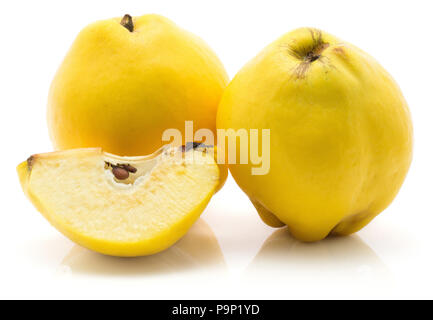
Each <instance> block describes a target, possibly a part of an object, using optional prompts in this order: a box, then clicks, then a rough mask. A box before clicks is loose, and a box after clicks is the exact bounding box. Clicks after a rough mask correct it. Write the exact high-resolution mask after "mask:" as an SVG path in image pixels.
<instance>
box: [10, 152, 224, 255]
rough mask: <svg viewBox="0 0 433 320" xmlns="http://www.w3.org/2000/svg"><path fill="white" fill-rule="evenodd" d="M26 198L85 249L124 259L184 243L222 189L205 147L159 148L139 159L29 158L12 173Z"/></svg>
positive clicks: (81, 155) (82, 154)
mask: <svg viewBox="0 0 433 320" xmlns="http://www.w3.org/2000/svg"><path fill="white" fill-rule="evenodd" d="M17 171H18V175H19V179H20V182H21V185H22V188H23V190H24V192H25V194H26V195H27V196H28V197H29V199H30V200H31V201H32V203H33V204H34V205H35V207H36V208H37V209H38V210H39V211H40V212H41V213H42V214H43V215H44V217H45V218H46V219H47V220H48V221H49V222H50V223H51V224H52V225H53V226H54V227H56V228H57V229H58V230H59V231H60V232H62V233H63V234H64V235H65V236H67V237H69V238H70V239H71V240H73V241H75V242H76V243H78V244H80V245H81V246H83V247H86V248H89V249H92V250H94V251H97V252H100V253H103V254H107V255H113V256H122V257H134V256H143V255H151V254H154V253H158V252H160V251H162V250H165V249H167V248H168V247H170V246H171V245H173V244H174V243H175V242H176V241H178V240H179V239H180V238H182V237H183V236H184V235H185V234H186V233H187V231H188V230H189V229H190V228H191V226H192V225H193V224H194V223H195V222H196V220H197V219H198V218H199V217H200V214H201V213H202V212H203V210H204V209H205V207H206V205H207V204H208V202H209V200H210V199H211V197H212V196H213V194H214V193H215V192H216V190H217V188H218V186H219V185H220V184H221V177H220V170H219V166H218V165H217V164H216V163H215V159H214V155H213V151H212V149H211V148H209V147H203V146H202V145H197V146H194V147H191V148H178V147H164V148H162V149H160V150H159V151H157V152H156V153H154V154H152V155H149V156H142V157H120V156H116V155H113V154H109V153H105V152H103V151H102V150H101V149H100V148H85V149H72V150H66V151H57V152H51V153H43V154H37V155H33V156H31V157H30V158H29V159H28V160H27V161H24V162H22V163H21V164H20V165H18V168H17Z"/></svg>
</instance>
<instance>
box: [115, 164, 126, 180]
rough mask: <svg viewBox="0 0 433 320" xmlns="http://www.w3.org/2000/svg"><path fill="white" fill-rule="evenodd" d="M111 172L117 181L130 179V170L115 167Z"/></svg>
mask: <svg viewBox="0 0 433 320" xmlns="http://www.w3.org/2000/svg"><path fill="white" fill-rule="evenodd" d="M111 172H113V174H114V176H115V177H116V179H117V180H125V179H128V177H129V172H128V170H126V169H124V168H121V167H116V166H113V169H112V170H111Z"/></svg>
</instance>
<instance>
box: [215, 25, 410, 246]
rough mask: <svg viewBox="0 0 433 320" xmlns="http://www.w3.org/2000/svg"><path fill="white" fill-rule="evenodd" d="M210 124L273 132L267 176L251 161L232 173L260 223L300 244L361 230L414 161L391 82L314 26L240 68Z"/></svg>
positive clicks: (363, 56) (401, 103) (404, 113)
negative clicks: (288, 233)
mask: <svg viewBox="0 0 433 320" xmlns="http://www.w3.org/2000/svg"><path fill="white" fill-rule="evenodd" d="M217 127H218V128H222V129H229V128H232V129H235V130H239V129H242V128H243V129H259V130H260V129H270V146H269V147H270V159H269V163H270V167H269V172H268V173H267V174H264V175H253V174H252V171H251V168H252V166H253V165H252V164H251V161H250V163H249V164H232V165H230V170H231V173H232V175H233V177H234V178H235V180H236V182H237V183H238V184H239V186H240V187H241V188H242V189H243V190H244V191H245V193H246V194H247V195H248V196H249V197H250V198H251V200H252V202H253V204H254V205H255V206H256V208H257V210H258V212H259V214H260V216H261V217H262V218H263V220H264V221H265V222H267V223H268V224H270V225H272V226H275V227H279V226H283V225H287V226H288V228H289V230H290V231H291V233H292V234H293V235H294V236H295V237H296V238H298V239H300V240H304V241H316V240H320V239H323V238H325V237H326V236H327V235H329V234H331V233H332V234H340V235H347V234H351V233H353V232H356V231H358V230H360V229H361V228H363V227H364V226H365V225H367V224H368V223H369V222H370V221H371V220H372V219H373V218H374V217H375V216H376V215H378V214H379V213H380V212H382V211H383V210H384V209H385V208H386V207H387V206H388V205H389V204H390V203H391V201H392V200H393V199H394V197H395V196H396V194H397V192H398V190H399V189H400V186H401V185H402V183H403V180H404V178H405V176H406V173H407V171H408V169H409V165H410V163H411V158H412V122H411V117H410V113H409V110H408V106H407V103H406V101H405V99H404V97H403V94H402V93H401V91H400V89H399V87H398V85H397V84H396V82H395V81H394V80H393V79H392V77H391V76H390V75H389V74H388V73H387V72H386V71H385V70H384V68H383V67H381V66H380V64H379V63H378V62H376V61H375V60H374V59H373V58H372V57H370V56H369V55H368V54H367V53H365V52H363V51H361V50H360V49H358V48H357V47H355V46H354V45H352V44H349V43H347V42H344V41H342V40H340V39H338V38H336V37H334V36H332V35H330V34H328V33H325V32H323V31H320V30H317V29H311V28H301V29H298V30H295V31H292V32H289V33H287V34H285V35H284V36H282V37H281V38H279V39H278V40H276V41H275V42H274V43H272V44H270V45H269V46H267V47H266V48H265V49H264V50H263V51H262V52H261V53H259V54H258V55H257V56H256V57H255V58H254V59H253V60H252V61H250V62H249V63H248V64H247V65H246V66H244V67H243V68H242V69H241V70H240V71H239V72H238V74H237V75H236V76H235V78H234V79H233V80H232V81H231V83H230V84H229V85H228V87H227V89H226V90H225V92H224V95H223V98H222V100H221V102H220V105H219V109H218V115H217ZM235 133H236V132H235ZM250 138H251V135H250ZM250 143H251V141H250ZM261 143H262V142H261V141H259V147H258V149H259V150H261V147H262V144H261ZM239 150H240V149H239V147H237V151H238V152H239ZM232 151H233V150H232ZM229 152H230V150H229ZM262 156H263V155H262Z"/></svg>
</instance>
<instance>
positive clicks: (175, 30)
mask: <svg viewBox="0 0 433 320" xmlns="http://www.w3.org/2000/svg"><path fill="white" fill-rule="evenodd" d="M120 21H121V18H115V19H110V20H105V21H99V22H96V23H93V24H91V25H89V26H87V27H86V28H85V29H83V30H82V31H81V32H80V34H79V35H78V36H77V38H76V40H75V42H74V43H73V45H72V47H71V48H70V51H69V52H68V54H67V56H66V57H65V59H64V61H63V63H62V65H61V66H60V68H59V70H58V72H57V74H56V76H55V78H54V80H53V82H52V85H51V88H50V93H49V99H48V112H47V118H48V127H49V132H50V136H51V139H52V141H53V143H54V146H55V148H56V149H72V148H85V147H101V148H103V149H104V150H106V151H107V152H110V153H114V154H118V155H128V156H134V155H142V154H149V153H151V152H153V151H154V150H157V149H158V148H159V147H161V146H162V145H163V144H164V143H163V141H162V133H163V132H164V130H165V129H168V128H176V129H179V130H180V131H181V132H182V133H183V134H184V128H185V121H186V120H192V121H194V130H198V129H201V128H208V129H211V130H213V131H215V118H216V111H217V106H218V103H219V101H220V98H221V95H222V93H223V90H224V88H225V87H226V85H227V83H228V76H227V73H226V71H225V70H224V67H223V65H222V64H221V62H220V61H219V59H218V58H217V56H216V55H215V53H214V52H213V51H212V50H211V49H210V48H209V47H208V46H207V45H206V44H205V43H204V42H203V41H202V40H201V39H200V38H198V37H197V36H195V35H193V34H191V33H189V32H187V31H185V30H182V29H180V28H179V27H177V26H176V25H175V24H174V23H173V22H171V21H170V20H168V19H166V18H164V17H161V16H158V15H144V16H142V17H138V18H134V19H133V23H134V31H133V32H130V31H128V30H127V29H126V28H125V27H123V26H122V25H121V24H120ZM187 142H188V141H187Z"/></svg>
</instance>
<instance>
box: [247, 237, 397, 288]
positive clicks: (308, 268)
mask: <svg viewBox="0 0 433 320" xmlns="http://www.w3.org/2000/svg"><path fill="white" fill-rule="evenodd" d="M245 277H246V279H250V280H251V278H254V280H258V281H261V282H263V283H266V282H268V283H273V284H278V283H279V284H281V285H284V286H287V287H288V288H289V287H292V288H293V287H297V286H298V287H302V288H303V289H304V290H308V288H312V287H315V288H316V290H326V288H327V286H328V285H332V286H342V287H347V288H352V289H354V290H356V288H358V287H359V286H362V287H365V286H370V285H374V287H376V288H377V287H382V288H387V289H389V288H390V286H392V281H391V279H392V278H391V276H390V274H389V272H388V269H387V267H386V266H385V264H384V263H383V262H382V261H381V260H380V258H379V257H378V256H377V255H376V253H375V252H374V251H373V250H372V249H371V248H370V247H369V246H368V245H367V244H366V243H364V241H362V239H361V238H360V237H359V236H357V235H352V236H348V237H329V238H327V239H325V240H322V241H319V242H315V243H305V242H300V241H297V240H296V239H294V238H293V237H292V236H291V235H290V233H289V232H288V230H287V229H286V228H283V229H279V230H277V231H275V232H274V233H272V234H271V235H270V236H269V237H268V239H267V240H266V241H265V242H264V244H263V246H262V247H261V249H260V251H259V252H258V254H257V255H256V256H255V258H254V259H253V261H252V262H251V264H250V265H249V266H248V268H247V269H246V272H245ZM324 285H325V286H324Z"/></svg>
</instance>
